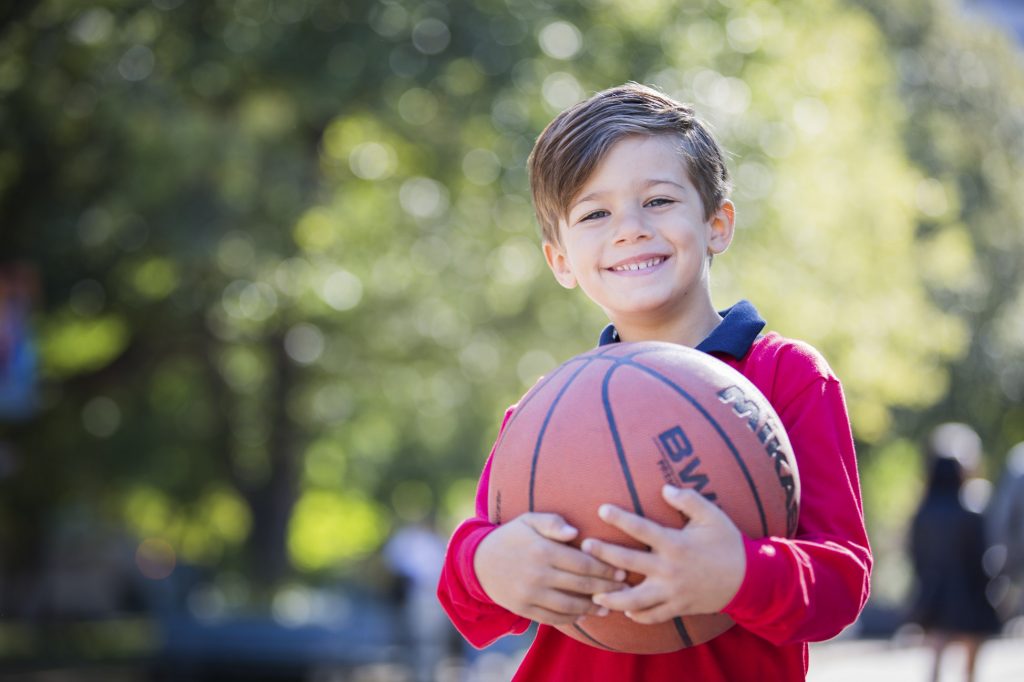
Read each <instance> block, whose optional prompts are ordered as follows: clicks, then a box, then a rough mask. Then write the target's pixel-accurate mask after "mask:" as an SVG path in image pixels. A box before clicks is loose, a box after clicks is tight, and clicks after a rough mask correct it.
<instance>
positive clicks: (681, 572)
mask: <svg viewBox="0 0 1024 682" xmlns="http://www.w3.org/2000/svg"><path fill="white" fill-rule="evenodd" d="M662 496H663V497H664V498H665V501H667V502H668V503H669V504H670V505H672V506H673V507H675V508H676V509H678V510H679V511H681V512H682V513H683V514H684V515H685V516H687V517H688V518H689V523H687V524H686V526H685V527H683V528H682V529H676V528H666V527H665V526H662V525H660V524H658V523H655V522H654V521H651V520H650V519H646V518H644V517H642V516H637V515H636V514H632V513H630V512H627V511H625V510H623V509H620V508H618V507H616V506H614V505H610V504H606V505H602V506H601V509H600V510H599V515H600V516H601V518H602V519H604V521H605V522H607V523H609V524H611V525H613V526H615V527H616V528H618V529H619V530H621V531H623V532H624V533H626V534H627V535H629V536H631V537H634V538H636V539H637V540H638V541H640V542H642V543H644V544H645V545H647V546H649V547H650V548H651V550H650V551H649V552H648V551H643V550H636V549H630V548H627V547H622V546H620V545H615V544H612V543H609V542H602V541H600V540H595V539H593V538H587V539H586V540H584V541H583V550H584V551H585V552H587V553H588V554H591V555H593V556H595V557H597V558H598V559H600V560H602V561H604V562H606V563H608V564H611V565H612V566H618V567H619V568H624V569H626V570H628V571H633V572H634V573H640V574H642V575H643V576H645V577H644V580H643V582H641V583H639V584H638V585H635V586H634V587H630V588H628V589H624V590H621V591H617V592H608V593H602V594H595V595H594V603H596V604H599V605H601V606H606V607H608V608H609V609H612V610H615V611H624V612H625V613H626V615H627V616H628V617H629V618H631V619H632V620H634V621H636V622H637V623H644V624H652V623H663V622H665V621H668V620H671V619H672V618H675V617H676V616H686V615H693V614H702V613H717V612H719V611H721V610H722V609H723V608H725V606H726V604H728V603H729V602H730V601H731V600H732V598H733V597H734V596H735V595H736V592H737V591H738V590H739V588H740V584H741V583H742V582H743V576H744V574H745V573H746V568H747V558H746V553H745V551H744V548H743V536H742V535H741V533H740V531H739V529H738V528H737V527H736V524H734V523H733V522H732V519H730V518H729V517H728V516H726V515H725V512H723V511H722V510H721V509H719V508H718V507H717V506H715V504H714V503H713V502H709V501H708V500H706V499H704V498H703V497H702V496H701V495H700V493H697V492H695V491H693V490H683V489H680V488H676V487H673V486H665V487H664V488H663V489H662Z"/></svg>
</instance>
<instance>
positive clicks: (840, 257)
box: [0, 0, 1024, 681]
mask: <svg viewBox="0 0 1024 682" xmlns="http://www.w3.org/2000/svg"><path fill="white" fill-rule="evenodd" d="M1022 36H1024V7H1022V5H1021V3H1018V2H1016V1H1015V0H1004V1H1003V2H997V1H996V0H988V1H985V2H966V1H965V0H964V1H954V0H946V1H943V0H862V1H854V0H786V1H785V2H781V1H780V2H770V1H767V0H684V1H682V2H680V1H677V0H630V1H629V2H619V1H617V0H585V1H584V2H580V3H554V2H550V0H458V1H450V2H443V1H440V0H427V1H426V2H411V1H408V0H380V1H373V0H210V1H208V2H207V1H199V0H151V1H149V2H146V1H144V0H134V1H130V0H106V1H103V2H73V1H71V0H43V1H39V2H12V3H4V4H3V5H2V7H0V675H6V676H7V677H8V678H9V679H25V680H44V679H45V680H90V679H103V680H132V681H134V680H144V679H175V680H176V679H264V678H265V679H323V680H326V679H332V680H333V679H339V680H342V679H365V680H372V679H381V680H384V679H387V680H392V679H394V680H405V679H410V680H411V679H414V678H415V679H421V678H423V679H427V678H430V677H431V676H433V677H435V678H436V679H446V680H448V679H451V680H458V679H490V678H488V675H490V676H491V677H492V678H496V679H501V678H503V677H507V676H508V671H507V666H508V665H509V663H508V662H509V661H510V660H511V661H514V658H515V655H516V651H518V650H519V648H520V647H521V646H522V645H523V643H522V641H520V640H507V641H504V642H500V643H499V644H498V645H496V646H495V647H494V649H493V650H491V651H485V652H471V651H468V650H467V649H466V648H465V647H463V646H462V645H460V643H459V640H458V639H457V637H455V636H453V635H452V633H451V632H450V631H449V630H447V629H446V628H445V627H444V624H443V621H442V622H440V623H438V622H437V621H432V620H430V619H432V618H435V617H436V612H434V611H432V610H431V608H430V606H429V604H428V605H426V606H423V604H424V602H423V601H422V596H423V595H424V594H427V592H428V590H429V592H432V590H433V584H432V583H433V581H434V580H436V562H437V556H438V553H439V552H441V551H443V543H444V541H445V538H446V536H447V534H448V533H449V532H450V531H451V529H452V528H453V526H454V525H455V524H456V523H457V522H458V521H459V520H460V519H461V518H462V517H464V516H466V515H467V514H468V513H470V511H471V508H472V498H473V493H474V489H475V485H476V479H477V476H478V474H479V471H480V467H481V466H482V463H483V461H484V459H485V457H486V454H487V452H488V450H489V448H490V445H491V443H492V441H493V439H494V437H495V435H496V432H497V427H498V424H499V419H500V416H501V414H502V411H503V409H504V408H505V407H506V406H507V405H508V404H510V403H512V402H514V401H515V400H516V399H517V398H518V396H519V395H521V394H522V392H524V391H525V390H526V389H527V388H528V387H529V386H530V385H532V383H533V382H534V381H535V379H536V378H537V377H538V376H539V375H541V374H543V373H544V372H546V371H548V370H550V369H551V368H553V367H554V366H556V365H557V364H559V363H560V362H561V361H563V360H565V359H567V358H569V357H571V356H573V355H575V354H577V353H580V352H582V351H584V350H587V349H589V348H590V347H592V346H593V345H594V344H595V343H596V339H597V334H598V332H599V331H600V329H601V327H602V326H603V324H604V319H603V317H602V314H601V312H600V310H598V309H596V308H594V307H592V306H590V305H589V304H588V302H587V301H586V300H585V299H584V297H583V296H580V295H573V294H570V293H566V292H564V291H563V290H562V289H561V288H559V287H558V286H557V285H556V284H555V282H554V280H553V278H551V277H550V276H549V275H548V273H547V272H546V267H545V265H544V262H543V257H542V254H541V252H540V249H539V244H538V235H537V228H536V224H535V221H534V218H533V214H532V208H531V206H530V202H529V194H528V190H527V179H526V173H525V161H526V156H527V154H528V152H529V150H530V148H531V146H532V144H533V140H534V139H535V137H536V135H537V134H538V133H539V132H540V130H541V129H542V127H543V126H544V125H545V124H546V123H547V122H548V121H549V120H550V119H551V117H552V116H553V115H554V114H556V113H557V112H559V111H561V110H562V109H564V108H565V107H567V106H569V105H571V104H573V103H574V102H576V101H578V100H580V99H582V98H584V97H586V96H588V95H589V94H591V93H593V92H594V91H597V90H600V89H604V88H606V87H609V86H612V85H616V84H619V83H622V82H625V81H627V80H636V81H639V82H643V83H648V84H653V85H655V86H657V87H659V88H661V89H663V90H664V91H665V92H667V93H669V94H671V95H673V96H675V97H677V98H680V99H682V100H684V101H688V102H692V103H693V104H694V106H695V107H696V109H697V110H698V112H699V114H700V115H702V116H703V117H705V118H706V119H707V120H709V121H710V122H711V123H712V125H713V127H714V130H715V132H716V134H717V135H718V136H719V138H720V140H721V141H722V142H723V144H724V146H725V147H726V148H727V149H728V150H729V151H730V153H731V158H730V163H731V170H732V173H733V175H734V179H735V185H736V191H735V195H734V198H735V200H736V203H737V206H738V233H737V238H736V241H735V243H734V245H733V247H732V249H731V250H730V252H729V253H728V254H727V255H726V256H725V257H724V258H721V259H720V260H716V263H715V268H714V289H715V292H716V296H717V300H716V303H717V304H718V305H719V306H720V307H726V306H728V305H731V304H732V303H733V302H735V301H736V300H737V299H739V298H748V299H750V300H752V301H753V302H754V303H755V304H756V305H757V307H758V308H759V309H760V310H761V312H762V313H763V314H764V316H765V317H766V318H767V319H768V320H769V326H770V327H771V328H773V329H775V330H778V331H780V332H782V333H784V334H786V335H788V336H793V337H797V338H802V339H805V340H807V341H810V342H811V343H813V344H814V345H816V346H817V347H818V348H820V349H821V350H822V351H823V352H824V354H825V355H826V357H828V358H829V360H830V362H831V364H832V366H833V368H834V370H835V371H836V373H837V374H838V375H839V377H840V378H841V380H842V381H843V383H844V386H845V389H846V393H847V398H848V402H849V410H850V415H851V418H852V423H853V427H854V431H855V436H856V439H857V444H858V453H859V457H860V467H861V476H862V481H863V487H864V501H865V508H866V513H867V517H868V524H869V530H870V533H871V537H872V541H873V546H874V549H875V552H876V560H877V565H876V569H875V573H874V577H873V594H872V600H871V602H870V604H869V606H868V608H867V609H866V610H865V612H864V615H863V616H862V618H861V620H860V621H859V622H858V623H857V624H856V625H854V626H853V627H852V628H851V629H850V631H849V632H848V633H846V634H845V635H844V636H843V637H842V638H841V640H844V641H840V642H838V643H836V644H834V645H830V646H832V647H833V648H832V649H829V650H823V651H821V654H820V656H819V655H818V654H815V656H819V658H820V660H821V661H822V662H821V664H820V667H819V668H818V669H817V670H819V671H821V673H820V674H821V675H824V674H826V673H828V671H829V670H834V671H840V670H850V669H851V668H850V667H849V665H852V664H849V662H848V660H847V658H837V657H838V656H840V654H839V653H836V652H840V651H843V650H848V651H851V652H853V653H852V655H851V657H850V658H852V659H854V660H860V661H861V663H863V662H864V661H866V660H867V659H868V658H869V657H867V656H865V655H864V654H863V651H865V650H864V649H861V648H857V647H863V646H869V645H870V643H871V642H879V641H884V642H885V644H884V645H877V646H876V645H872V646H874V648H872V649H870V651H873V652H875V653H876V654H877V653H878V652H879V651H882V650H884V651H885V652H888V654H889V655H902V654H899V652H909V653H907V654H906V655H908V656H911V657H912V658H913V657H914V656H918V655H919V653H920V650H919V649H917V648H915V647H917V646H918V645H919V644H920V642H919V639H918V635H917V634H916V631H915V630H914V629H913V628H912V627H911V628H908V627H907V626H906V625H905V620H906V618H905V611H906V605H907V603H908V600H909V599H910V596H911V593H912V591H913V579H912V573H911V571H910V568H909V560H908V554H907V550H906V548H907V541H906V537H907V529H908V524H909V523H910V518H911V516H912V514H913V513H914V509H915V508H916V506H917V503H918V501H919V499H920V497H921V494H922V490H923V487H924V474H923V471H924V466H923V456H922V454H923V449H924V447H923V446H924V439H925V437H926V434H927V433H928V432H929V431H930V430H931V429H932V427H934V426H935V425H936V424H938V423H940V422H943V421H949V420H954V421H959V422H965V423H967V424H969V425H971V426H972V427H973V428H974V429H975V430H976V431H977V433H978V434H979V435H980V437H981V441H982V446H983V456H982V458H981V461H980V464H979V466H978V467H977V468H976V470H974V471H972V472H971V475H972V477H973V479H974V480H973V482H972V483H971V485H970V486H969V489H970V493H969V495H968V497H969V498H970V499H969V500H968V502H969V504H970V505H973V507H974V508H976V509H977V510H983V509H984V508H985V506H986V504H987V501H988V499H989V498H990V497H991V493H992V492H993V491H994V490H998V489H999V487H1000V485H1001V483H1002V482H1003V481H1004V480H1008V477H1007V476H1004V470H1005V468H1006V466H1005V465H1006V461H1007V453H1008V451H1009V450H1010V448H1011V447H1012V446H1013V445H1014V444H1015V443H1018V442H1020V441H1024V286H1022V285H1024V265H1022V264H1024V191H1022V190H1024V184H1022V178H1024V175H1022V171H1024V53H1022V51H1021V50H1022V43H1021V40H1022ZM389 543H390V544H389ZM389 548H390V549H389ZM410 557H415V560H414V561H409V560H408V559H409V558H410ZM999 559H1000V557H999V556H997V557H996V558H995V560H993V561H990V562H989V563H990V564H992V565H991V566H990V568H991V574H992V576H993V577H994V578H995V579H994V580H993V583H992V589H991V590H990V599H991V600H992V601H993V602H994V603H997V605H999V607H1000V608H1001V609H1003V615H1004V617H1005V619H1006V622H1007V626H1006V629H1005V632H1004V635H1003V639H1001V640H999V641H998V642H993V643H992V645H991V648H992V650H993V651H1004V653H1005V657H1004V658H1005V660H1010V659H1012V661H1011V663H1008V664H1007V665H1015V666H1019V667H1015V668H1013V670H1014V671H1015V673H1020V674H1021V677H1019V678H1017V679H1024V661H1022V660H1021V656H1022V654H1021V651H1024V643H1022V642H1021V640H1019V639H1018V640H1016V641H1014V639H1015V638H1016V637H1019V636H1020V634H1021V633H1020V630H1021V628H1020V627H1019V626H1015V625H1014V623H1018V622H1019V621H1014V620H1013V616H1014V615H1019V612H1017V611H1014V607H1013V606H1012V604H1010V601H1011V598H1012V597H1013V596H1014V595H1015V594H1017V593H1015V592H1014V590H1015V589H1016V588H1015V587H1014V585H1013V584H1012V582H1008V581H1007V576H1006V575H1002V574H1001V573H1000V572H1001V570H1002V569H1003V568H1004V567H1003V564H1004V563H1005V562H1003V561H1000V560H999ZM417 600H419V601H417ZM428 601H429V599H428ZM416 604H420V607H417V606H416ZM421 607H422V608H421ZM416 608H421V612H416ZM417 613H418V614H419V615H416V614H417ZM410 614H413V615H412V616H410ZM424 614H426V615H424ZM410 618H411V619H412V620H410ZM424 624H426V629H425V632H427V633H428V634H427V635H422V634H421V635H417V632H419V631H421V630H424ZM417 628H419V630H418V629H417ZM1015 628H1016V629H1015ZM429 633H433V637H431V636H430V635H429ZM425 640H430V641H429V642H428V643H427V644H423V641H425ZM414 641H419V642H420V643H421V646H419V645H418V646H414V645H413V642H414ZM431 647H432V648H431ZM842 647H846V649H843V648H842ZM850 647H854V648H852V649H850ZM879 647H883V648H881V649H880V648H879ZM1000 647H1001V648H1000ZM894 652H896V653H894ZM982 656H983V658H984V656H985V654H984V653H983V654H982ZM423 657H426V659H428V660H431V661H434V662H435V663H436V662H437V661H440V662H441V664H440V666H439V667H437V668H436V671H435V672H431V673H430V674H429V676H427V677H426V678H424V677H423V675H422V674H419V673H416V672H415V671H417V670H420V669H421V667H422V660H423ZM819 658H813V657H812V673H814V672H815V668H814V664H815V661H816V660H819ZM875 660H889V659H875ZM899 660H900V661H903V663H900V664H890V665H886V666H884V667H885V668H886V669H888V670H889V671H890V672H893V671H897V670H902V671H903V673H901V674H902V679H904V680H905V679H907V677H908V675H907V674H905V673H906V671H907V670H917V668H916V667H911V668H900V665H906V666H915V665H916V663H913V662H911V663H907V662H906V661H907V660H909V659H907V658H905V657H904V658H900V659H899ZM914 660H916V659H914ZM830 661H831V662H832V663H830ZM837 661H838V662H837ZM985 664H986V663H985V661H984V660H983V661H982V672H983V674H989V673H986V672H985V671H986V668H985V667H984V666H985ZM431 665H433V664H431ZM830 665H832V666H833V667H832V668H830V667H829V666H830ZM989 665H993V664H989ZM503 666H505V667H503ZM921 670H924V667H922V668H921ZM992 670H994V668H992ZM1001 670H1003V669H1001ZM1005 670H1009V668H1007V669H1005ZM1004 672H1005V671H1004ZM836 674H839V673H838V672H837V673H836ZM991 675H992V676H991V677H988V678H986V677H982V678H981V679H983V680H984V679H993V680H995V679H1012V675H1011V676H1005V675H1004V674H1003V673H1000V676H995V675H996V673H995V672H992V673H991ZM875 676H876V678H877V679H882V676H881V673H878V674H876V675H875ZM911 676H912V675H911ZM818 679H826V677H819V678H818ZM827 679H845V678H840V677H829V678H827ZM851 679H852V678H851ZM859 679H863V678H862V677H860V678H859ZM950 679H952V678H950Z"/></svg>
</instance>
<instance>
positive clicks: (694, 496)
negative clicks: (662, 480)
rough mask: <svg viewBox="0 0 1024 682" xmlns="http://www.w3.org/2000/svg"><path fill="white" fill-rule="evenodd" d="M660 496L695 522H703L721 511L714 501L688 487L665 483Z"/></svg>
mask: <svg viewBox="0 0 1024 682" xmlns="http://www.w3.org/2000/svg"><path fill="white" fill-rule="evenodd" d="M661 496H662V497H663V498H665V501H666V502H668V503H669V504H670V505H672V506H673V507H675V508H676V509H678V510H679V511H681V512H682V513H683V515H684V516H686V517H687V518H689V519H692V520H693V521H696V522H697V523H705V522H707V521H710V520H711V519H713V518H716V517H717V516H718V515H720V514H722V513H723V512H722V510H721V509H719V508H718V507H717V506H716V505H715V503H714V502H711V501H710V500H708V499H707V498H705V497H704V496H703V495H701V494H700V493H698V492H697V491H696V490H691V489H689V488H677V487H676V486H674V485H666V486H664V487H662V489H661Z"/></svg>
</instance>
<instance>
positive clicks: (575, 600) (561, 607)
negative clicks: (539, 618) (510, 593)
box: [534, 589, 613, 620]
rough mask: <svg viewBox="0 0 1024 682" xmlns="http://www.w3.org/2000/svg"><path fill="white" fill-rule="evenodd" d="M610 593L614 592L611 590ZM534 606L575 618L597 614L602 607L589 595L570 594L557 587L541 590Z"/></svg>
mask: <svg viewBox="0 0 1024 682" xmlns="http://www.w3.org/2000/svg"><path fill="white" fill-rule="evenodd" d="M608 594H613V593H611V592H609V593H608ZM534 606H536V607H538V608H542V609H545V610H547V611H550V612H551V613H559V614H563V615H567V616H571V617H572V619H573V620H574V619H576V618H579V617H580V616H587V615H593V614H597V613H598V612H599V611H600V610H601V608H602V607H601V605H600V604H595V603H594V601H593V599H591V598H590V597H589V596H584V595H577V594H570V593H569V592H563V591H562V590H556V589H548V590H544V591H543V592H541V593H540V594H539V595H538V596H537V599H536V600H535V601H534Z"/></svg>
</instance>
